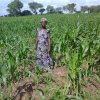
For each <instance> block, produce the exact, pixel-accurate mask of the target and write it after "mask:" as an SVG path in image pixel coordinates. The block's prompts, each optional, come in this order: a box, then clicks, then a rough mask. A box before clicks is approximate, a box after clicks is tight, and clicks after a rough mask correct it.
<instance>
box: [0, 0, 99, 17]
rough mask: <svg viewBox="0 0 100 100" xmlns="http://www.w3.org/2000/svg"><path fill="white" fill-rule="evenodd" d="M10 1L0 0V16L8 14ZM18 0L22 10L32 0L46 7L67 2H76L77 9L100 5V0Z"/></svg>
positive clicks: (27, 7)
mask: <svg viewBox="0 0 100 100" xmlns="http://www.w3.org/2000/svg"><path fill="white" fill-rule="evenodd" d="M12 1H14V0H0V16H1V15H5V14H8V13H7V11H6V9H7V5H8V4H9V3H10V2H12ZM20 1H21V2H22V3H23V4H24V7H23V8H22V10H26V9H28V10H29V6H28V3H29V2H33V1H36V2H38V3H42V4H43V5H44V7H46V6H47V5H53V6H55V7H59V6H63V5H67V4H69V3H76V4H77V6H76V7H77V9H79V8H80V6H83V5H88V6H91V5H100V0H20Z"/></svg>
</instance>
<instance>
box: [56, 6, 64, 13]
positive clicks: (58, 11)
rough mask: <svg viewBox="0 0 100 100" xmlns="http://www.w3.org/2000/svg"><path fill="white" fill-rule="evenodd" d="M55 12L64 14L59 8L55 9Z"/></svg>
mask: <svg viewBox="0 0 100 100" xmlns="http://www.w3.org/2000/svg"><path fill="white" fill-rule="evenodd" d="M55 12H56V13H63V12H62V8H61V7H57V8H56V9H55Z"/></svg>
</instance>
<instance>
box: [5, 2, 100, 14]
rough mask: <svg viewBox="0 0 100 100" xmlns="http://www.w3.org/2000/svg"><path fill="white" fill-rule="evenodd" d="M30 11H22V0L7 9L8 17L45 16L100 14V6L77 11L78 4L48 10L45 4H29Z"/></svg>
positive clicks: (51, 7) (9, 5)
mask: <svg viewBox="0 0 100 100" xmlns="http://www.w3.org/2000/svg"><path fill="white" fill-rule="evenodd" d="M28 5H29V8H30V10H31V11H30V10H24V11H21V10H22V8H23V6H24V5H23V3H22V2H21V1H20V0H14V1H12V2H10V3H9V4H8V5H7V7H8V9H7V11H8V13H9V14H8V15H6V16H26V15H32V14H35V15H37V14H38V12H39V13H40V14H43V13H44V12H45V11H46V13H50V14H51V13H60V14H62V13H63V12H64V11H65V12H67V13H86V12H87V13H100V5H97V6H90V7H89V6H81V9H80V11H77V10H76V4H75V3H71V4H67V5H64V6H63V7H57V8H54V6H52V5H48V6H47V7H46V8H44V7H43V4H41V3H37V2H30V3H28Z"/></svg>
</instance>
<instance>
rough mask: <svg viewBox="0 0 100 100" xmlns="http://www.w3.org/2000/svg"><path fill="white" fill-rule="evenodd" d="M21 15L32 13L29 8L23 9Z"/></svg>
mask: <svg viewBox="0 0 100 100" xmlns="http://www.w3.org/2000/svg"><path fill="white" fill-rule="evenodd" d="M21 15H22V16H27V15H32V13H31V12H30V11H29V10H24V11H22V13H21Z"/></svg>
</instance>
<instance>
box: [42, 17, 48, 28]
mask: <svg viewBox="0 0 100 100" xmlns="http://www.w3.org/2000/svg"><path fill="white" fill-rule="evenodd" d="M40 23H41V25H42V27H44V28H45V27H46V25H47V23H48V21H47V19H46V18H41V21H40Z"/></svg>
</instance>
